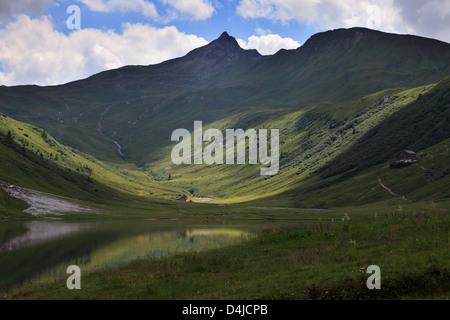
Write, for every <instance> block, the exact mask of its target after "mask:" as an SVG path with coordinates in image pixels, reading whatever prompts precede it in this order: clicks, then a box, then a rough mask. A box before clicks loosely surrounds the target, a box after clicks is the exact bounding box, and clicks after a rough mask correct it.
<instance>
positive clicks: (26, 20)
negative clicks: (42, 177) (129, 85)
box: [0, 0, 450, 85]
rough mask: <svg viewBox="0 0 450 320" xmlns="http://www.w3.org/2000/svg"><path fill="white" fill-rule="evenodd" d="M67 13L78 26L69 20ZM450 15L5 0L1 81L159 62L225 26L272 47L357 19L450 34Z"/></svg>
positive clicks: (199, 2) (430, 6) (249, 3)
mask: <svg viewBox="0 0 450 320" xmlns="http://www.w3.org/2000/svg"><path fill="white" fill-rule="evenodd" d="M69 6H76V8H79V14H78V13H77V12H73V11H71V12H69V13H67V9H68V7H69ZM69 18H71V19H72V20H71V21H72V22H78V21H79V26H80V28H79V29H70V28H68V25H67V20H68V19H69ZM449 21H450V1H448V0H429V1H419V0H408V1H401V0H376V1H369V0H366V1H357V0H343V1H333V0H314V1H306V0H224V1H219V0H33V1H30V0H1V2H0V85H19V84H38V85H55V84H61V83H66V82H69V81H73V80H78V79H82V78H85V77H88V76H90V75H92V74H94V73H97V72H100V71H103V70H107V69H112V68H118V67H121V66H124V65H130V64H135V65H136V64H137V65H148V64H155V63H159V62H162V61H164V60H167V59H171V58H175V57H179V56H182V55H184V54H186V53H187V52H189V51H190V50H192V49H194V48H196V47H199V46H202V45H205V44H207V43H208V42H210V41H212V40H214V39H216V38H217V37H219V36H220V34H221V33H222V32H223V31H227V32H228V33H229V34H230V35H232V36H234V37H235V38H236V39H237V40H238V42H239V44H240V45H241V46H242V47H243V48H245V49H257V50H258V51H259V52H260V53H261V54H266V55H267V54H274V53H275V52H276V51H278V50H279V49H281V48H286V49H295V48H298V47H299V46H301V45H302V44H303V43H304V42H305V41H306V40H307V39H308V38H309V37H310V36H311V35H313V34H314V33H317V32H320V31H325V30H330V29H335V28H349V27H355V26H358V27H368V28H373V29H378V30H381V31H385V32H395V33H401V34H415V35H420V36H425V37H429V38H434V39H439V40H442V41H446V42H450V23H449Z"/></svg>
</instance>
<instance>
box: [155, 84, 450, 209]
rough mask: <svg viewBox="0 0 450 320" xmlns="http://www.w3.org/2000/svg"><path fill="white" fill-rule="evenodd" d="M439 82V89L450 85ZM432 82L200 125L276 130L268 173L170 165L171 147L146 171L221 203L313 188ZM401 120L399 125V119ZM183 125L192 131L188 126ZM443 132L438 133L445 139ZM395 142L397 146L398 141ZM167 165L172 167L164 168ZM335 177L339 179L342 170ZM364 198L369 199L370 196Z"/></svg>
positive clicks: (428, 89)
mask: <svg viewBox="0 0 450 320" xmlns="http://www.w3.org/2000/svg"><path fill="white" fill-rule="evenodd" d="M443 83H444V85H443V84H440V86H438V88H441V87H445V88H450V86H448V85H447V84H446V83H445V82H443ZM434 87H435V85H428V86H423V87H418V88H414V89H407V90H404V89H390V90H383V91H381V92H378V93H375V94H372V95H369V96H365V97H360V98H355V99H353V100H351V101H349V102H346V103H339V104H330V103H328V104H317V105H313V106H311V107H310V108H309V109H305V108H300V109H299V110H295V111H293V110H289V109H288V110H281V111H280V110H278V111H274V110H259V111H253V110H252V111H249V112H243V113H239V114H236V115H235V116H232V117H225V118H224V119H222V120H219V121H216V122H213V123H212V124H209V125H204V128H203V129H204V130H206V129H208V128H219V129H221V130H222V131H223V132H224V130H225V129H226V128H244V129H247V128H267V129H272V128H277V129H280V153H281V157H280V170H279V173H278V174H277V175H275V176H272V177H267V176H261V175H260V173H259V169H260V165H226V164H225V165H219V166H218V165H206V164H203V165H187V166H186V165H185V166H174V165H173V164H172V163H171V160H170V158H169V155H170V152H171V148H170V147H167V148H165V149H164V150H163V152H162V153H161V154H165V155H166V157H165V158H163V159H162V160H161V161H158V162H154V163H152V164H151V165H149V167H148V170H151V172H152V174H153V175H154V176H155V177H157V178H158V179H160V180H162V183H164V184H167V185H171V186H175V187H179V188H182V189H183V190H185V191H186V192H189V191H191V192H193V195H194V196H206V197H212V198H217V199H219V200H218V201H219V202H242V201H249V200H255V199H261V198H264V197H267V196H276V195H281V194H283V193H284V192H287V191H289V190H299V189H301V188H302V187H301V186H304V189H307V188H309V187H311V188H312V189H315V185H316V184H320V183H321V184H322V185H325V186H326V185H328V184H330V183H331V182H332V181H333V179H322V180H320V179H319V178H318V177H316V174H315V173H316V172H318V171H319V170H323V169H322V168H326V166H327V165H329V164H330V163H333V165H334V162H333V161H336V163H338V164H337V165H334V167H339V166H341V163H340V162H339V161H340V159H341V158H343V157H345V156H347V157H349V155H348V154H349V153H350V154H351V151H349V150H353V149H354V148H353V146H354V145H358V146H359V149H358V152H359V153H362V154H364V152H365V150H366V149H365V148H367V146H364V144H363V143H361V141H364V140H365V139H370V136H371V132H372V131H373V130H374V128H376V127H377V126H378V125H380V124H383V123H384V122H385V121H387V119H389V118H390V117H393V116H395V115H396V114H398V112H400V111H401V110H403V111H402V112H404V113H405V114H408V113H410V111H409V109H410V108H413V107H415V105H416V104H414V102H415V101H416V100H417V99H418V97H419V96H422V97H423V101H428V95H427V92H431V94H432V95H435V93H436V91H433V88H434ZM438 96H439V97H440V96H441V95H439V94H438ZM444 99H446V98H444ZM433 103H434V104H433ZM434 105H436V102H432V103H430V104H429V105H428V106H429V107H428V108H429V109H433V106H434ZM399 122H400V124H399V126H401V123H403V122H401V121H399ZM446 126H447V125H446V124H445V123H440V124H438V125H437V126H436V127H435V128H434V129H439V128H440V129H443V130H445V128H446ZM187 129H188V130H190V131H191V132H192V128H189V127H188V128H187ZM434 129H433V130H434ZM445 137H446V136H445V135H442V138H443V139H444V138H445ZM430 142H431V141H430ZM397 144H398V145H399V146H400V145H401V141H398V143H397ZM431 145H432V144H430V145H429V146H431ZM352 148H353V149H352ZM400 148H401V147H400ZM395 152H397V150H395V151H394V152H393V153H391V154H390V156H391V157H393V156H394V155H395ZM377 159H378V158H376V157H375V160H377ZM377 161H378V162H376V163H375V164H378V163H380V162H383V161H386V160H385V159H383V158H382V159H381V161H380V160H377ZM167 167H169V168H171V169H169V170H168V169H166V168H167ZM334 167H333V166H331V168H334ZM169 175H170V181H168V180H169ZM236 177H238V178H237V179H236ZM339 177H340V178H341V179H343V178H342V175H340V176H339ZM334 179H336V177H334ZM311 183H312V184H311ZM291 195H292V194H291ZM366 200H368V201H370V198H366Z"/></svg>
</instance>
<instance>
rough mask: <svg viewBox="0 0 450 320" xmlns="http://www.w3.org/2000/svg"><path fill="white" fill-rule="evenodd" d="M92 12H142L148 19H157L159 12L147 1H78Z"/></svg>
mask: <svg viewBox="0 0 450 320" xmlns="http://www.w3.org/2000/svg"><path fill="white" fill-rule="evenodd" d="M78 1H80V2H82V3H84V4H85V5H86V6H87V7H88V8H89V9H90V10H92V11H97V12H114V11H120V12H142V14H143V15H144V16H146V17H151V18H157V17H158V12H157V11H156V8H155V5H154V4H153V3H152V2H148V1H145V0H106V1H103V0H78Z"/></svg>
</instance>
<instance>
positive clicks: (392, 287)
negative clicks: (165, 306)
mask: <svg viewBox="0 0 450 320" xmlns="http://www.w3.org/2000/svg"><path fill="white" fill-rule="evenodd" d="M445 207H446V206H428V207H426V208H422V209H421V210H418V209H417V207H415V206H412V207H408V206H401V205H394V204H393V205H391V206H390V207H388V208H386V207H385V208H384V209H382V210H381V207H380V208H379V209H380V210H372V209H376V208H375V207H372V208H370V207H367V208H366V210H364V209H363V210H357V209H353V210H352V209H351V208H348V210H346V211H344V212H342V211H336V212H334V213H332V212H327V213H326V214H325V213H324V214H322V215H321V216H322V217H323V218H320V220H317V219H314V220H310V221H308V220H305V222H304V223H292V221H288V220H286V223H284V224H281V225H279V226H278V227H276V228H270V229H265V230H262V231H261V232H260V233H259V234H258V235H256V236H252V237H249V238H245V239H242V241H241V242H240V243H239V244H236V245H232V246H229V247H225V248H221V249H213V250H209V251H204V252H189V253H183V254H179V255H176V256H173V257H169V258H163V259H139V260H136V261H134V262H132V263H130V264H128V265H125V266H121V267H117V268H110V269H104V270H98V271H93V272H91V273H89V274H85V275H83V276H82V287H81V290H68V289H67V287H66V279H60V280H53V281H49V282H35V283H29V284H28V285H27V286H26V287H24V288H22V289H20V290H17V291H16V292H13V293H8V294H7V293H4V294H3V299H8V300H9V299H19V300H21V299H33V300H34V299H52V300H53V299H83V300H84V299H96V300H98V299H99V300H109V299H121V300H122V299H133V300H140V299H150V300H167V299H170V300H174V299H175V300H205V299H206V300H222V299H246V300H247V299H248V300H259V299H262V300H279V299H281V300H288V299H301V300H303V299H306V300H310V299H313V300H316V299H318V300H322V299H344V300H345V299H351V300H364V299H370V300H372V299H443V300H446V299H448V298H449V297H450V281H449V280H450V269H449V264H448V261H449V257H450V255H449V251H448V250H449V230H450V218H449V215H448V209H446V208H445ZM447 208H448V204H447ZM369 265H377V266H379V267H380V270H381V289H379V290H377V289H373V290H369V289H368V288H367V285H366V281H367V279H368V277H369V276H370V275H371V274H368V273H366V271H367V267H368V266H369Z"/></svg>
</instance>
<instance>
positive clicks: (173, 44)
mask: <svg viewBox="0 0 450 320" xmlns="http://www.w3.org/2000/svg"><path fill="white" fill-rule="evenodd" d="M205 44H207V41H206V40H205V39H203V38H200V37H197V36H195V35H186V34H185V33H183V32H180V31H178V30H177V28H176V27H174V26H168V27H165V28H155V27H151V26H148V25H142V24H131V23H125V24H123V26H122V33H120V34H119V33H116V32H114V31H112V30H109V31H101V30H97V29H82V30H76V31H74V32H72V33H70V34H69V35H65V34H63V33H61V32H58V31H56V30H55V29H54V28H53V25H52V23H51V22H50V19H49V18H48V17H45V16H43V17H41V18H39V19H31V18H30V17H29V16H27V15H24V14H21V15H19V16H17V21H14V22H10V23H8V24H7V25H6V27H5V28H4V29H0V62H1V63H2V66H3V72H0V84H2V85H17V84H39V85H54V84H61V83H65V82H69V81H73V80H76V79H82V78H85V77H87V76H90V75H92V74H94V73H97V72H100V71H104V70H105V69H111V68H118V67H121V66H125V65H148V64H155V63H159V62H162V61H165V60H168V59H171V58H175V57H179V56H182V55H184V54H186V53H187V52H189V51H190V50H192V49H194V48H197V47H199V46H203V45H205Z"/></svg>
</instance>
